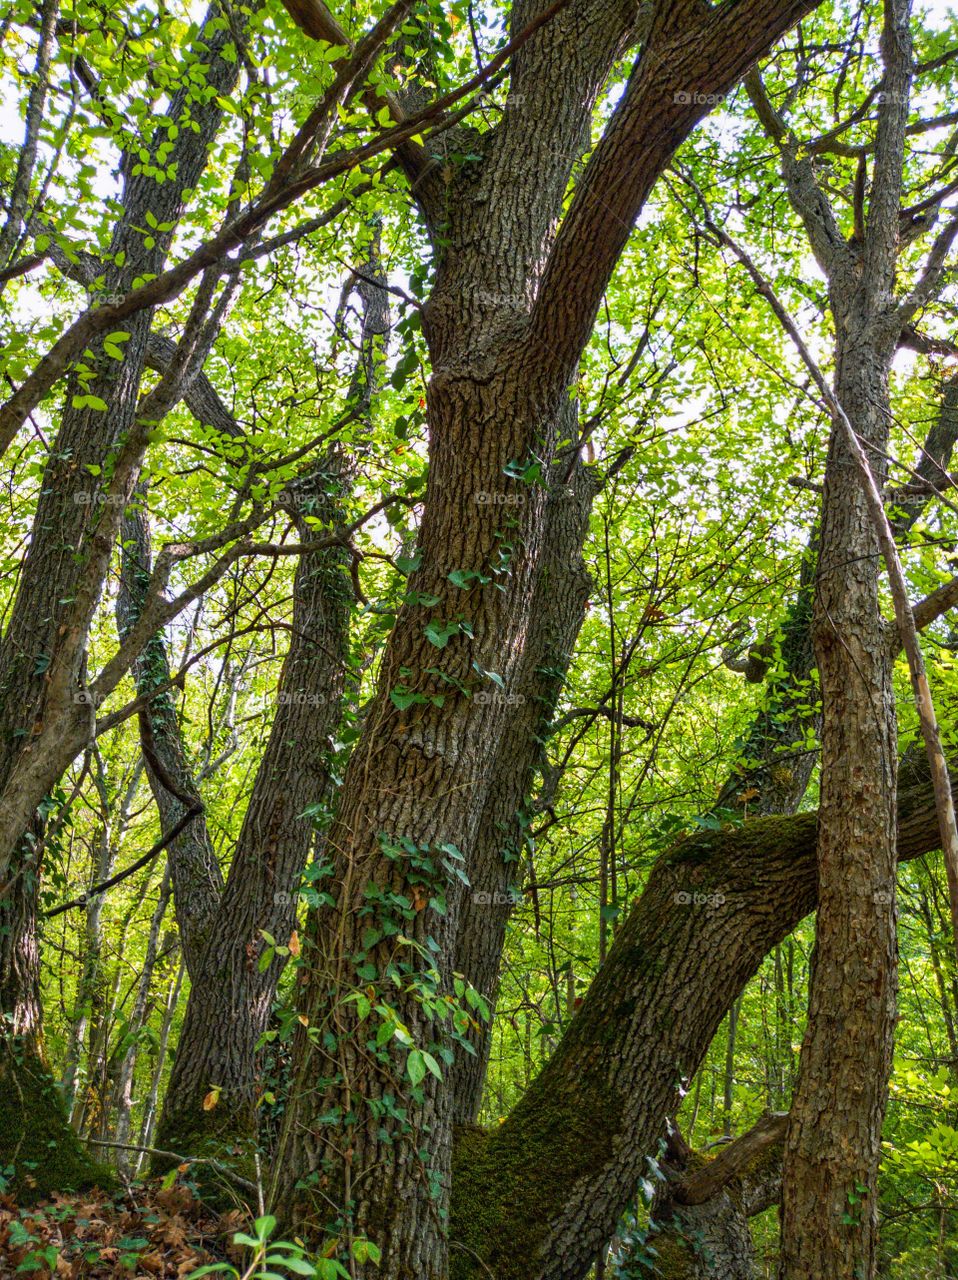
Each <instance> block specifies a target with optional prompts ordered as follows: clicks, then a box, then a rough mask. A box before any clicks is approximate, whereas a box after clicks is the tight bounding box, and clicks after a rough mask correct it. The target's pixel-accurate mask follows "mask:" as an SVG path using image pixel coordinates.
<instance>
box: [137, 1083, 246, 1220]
mask: <svg viewBox="0 0 958 1280" xmlns="http://www.w3.org/2000/svg"><path fill="white" fill-rule="evenodd" d="M156 1145H157V1147H158V1148H159V1149H160V1150H163V1151H167V1152H169V1153H170V1154H169V1155H167V1156H154V1157H153V1158H152V1160H151V1162H150V1172H151V1173H153V1174H155V1175H158V1176H159V1175H162V1174H165V1173H167V1172H168V1171H169V1170H170V1169H172V1168H173V1167H175V1166H176V1165H177V1164H179V1163H181V1162H182V1160H183V1159H187V1160H193V1161H195V1162H196V1163H195V1164H194V1165H193V1166H192V1168H191V1169H190V1180H191V1182H193V1184H194V1185H195V1187H196V1189H197V1192H198V1194H199V1195H200V1196H201V1197H202V1199H203V1200H205V1201H207V1203H209V1204H212V1205H214V1206H216V1207H218V1208H232V1207H233V1206H235V1205H236V1204H239V1203H245V1202H246V1201H247V1200H248V1199H249V1191H248V1188H244V1187H243V1185H242V1184H243V1183H244V1182H246V1183H255V1182H256V1176H257V1170H256V1159H255V1156H256V1150H257V1142H256V1136H255V1123H254V1121H253V1120H252V1119H251V1117H250V1115H249V1109H248V1108H246V1107H243V1108H241V1109H240V1110H233V1109H231V1108H229V1107H227V1106H225V1105H223V1103H222V1100H221V1101H220V1102H219V1103H218V1104H217V1105H216V1106H215V1107H212V1108H211V1109H210V1110H209V1111H204V1110H203V1109H202V1107H196V1108H195V1109H194V1108H191V1109H189V1110H183V1111H181V1112H179V1113H178V1114H165V1115H164V1116H163V1118H162V1120H161V1123H160V1129H159V1132H158V1134H157V1139H156ZM174 1157H175V1158H174ZM237 1179H239V1180H240V1181H237Z"/></svg>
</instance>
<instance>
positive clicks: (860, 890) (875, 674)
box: [782, 334, 898, 1280]
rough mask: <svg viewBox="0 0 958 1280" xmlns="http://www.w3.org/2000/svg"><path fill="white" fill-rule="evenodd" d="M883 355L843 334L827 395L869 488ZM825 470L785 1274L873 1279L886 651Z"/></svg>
mask: <svg viewBox="0 0 958 1280" xmlns="http://www.w3.org/2000/svg"><path fill="white" fill-rule="evenodd" d="M890 358H891V352H886V353H884V355H883V354H882V353H880V352H876V351H875V349H874V346H873V344H872V343H871V342H869V340H868V338H867V337H866V336H865V335H861V334H859V335H852V334H847V335H844V336H843V339H842V340H841V341H840V346H839V351H838V370H837V375H836V392H837V395H838V399H839V401H840V402H841V404H842V405H843V407H844V409H845V412H846V413H847V414H848V416H849V419H850V421H851V422H852V424H853V426H854V427H855V430H856V432H857V434H858V436H859V438H860V439H861V440H862V441H863V442H864V443H865V444H866V447H867V445H873V446H874V450H875V451H874V452H872V453H871V460H872V468H873V470H874V471H875V473H876V480H877V481H878V483H879V487H881V484H882V481H883V477H884V466H883V464H882V462H881V453H882V452H884V451H885V449H886V446H887V441H888V431H889V426H890V422H891V409H890V405H889V399H888V365H889V362H890ZM825 474H826V478H825V497H824V502H823V511H822V526H821V541H820V550H819V568H818V585H817V591H816V602H815V624H814V635H815V651H816V657H817V662H818V670H819V675H820V679H821V687H822V706H823V727H822V782H821V809H820V820H819V836H818V861H819V884H820V897H819V910H818V917H817V928H816V943H815V958H814V964H813V968H812V981H811V989H810V994H809V1022H808V1029H807V1031H806V1034H805V1039H804V1042H803V1045H802V1055H801V1060H800V1068H799V1078H798V1084H797V1087H796V1092H795V1099H794V1102H793V1105H792V1121H791V1128H790V1132H789V1139H788V1144H787V1156H786V1175H785V1183H784V1201H783V1228H782V1241H783V1248H782V1275H783V1277H787V1278H788V1280H793V1278H794V1280H798V1277H808V1276H812V1277H819V1276H820V1277H823V1280H824V1277H826V1276H827V1277H829V1280H831V1277H832V1276H835V1278H836V1280H838V1277H839V1276H846V1277H848V1280H856V1277H858V1276H863V1277H868V1276H870V1275H872V1274H873V1272H874V1268H875V1265H876V1248H877V1230H878V1212H877V1202H876V1198H875V1196H874V1188H875V1181H876V1178H877V1171H878V1160H879V1156H880V1142H881V1125H882V1119H883V1116H884V1110H885V1101H886V1093H887V1083H888V1076H889V1073H890V1070H891V1055H892V1047H893V1039H894V1026H895V1016H896V990H897V958H898V957H897V942H896V927H895V926H896V921H895V909H894V899H895V790H896V764H897V751H896V720H895V703H894V691H893V688H892V671H891V660H890V655H889V650H888V643H887V638H886V629H885V625H884V622H883V619H882V616H881V612H880V609H879V599H878V577H879V568H880V557H879V548H878V539H877V533H876V530H875V529H874V526H873V523H872V520H871V517H870V515H869V512H868V510H867V508H866V504H865V495H864V492H863V489H862V485H861V481H860V479H859V476H858V473H857V470H856V467H855V463H854V461H853V460H852V457H851V454H850V451H849V449H848V446H847V445H846V443H845V441H844V437H843V435H842V433H841V432H840V431H838V430H835V431H833V433H832V438H831V443H830V447H829V455H828V462H827V466H826V473H825ZM839 1029H840V1033H839ZM836 1268H837V1269H836Z"/></svg>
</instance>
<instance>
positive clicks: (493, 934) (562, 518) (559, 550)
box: [449, 415, 599, 1124]
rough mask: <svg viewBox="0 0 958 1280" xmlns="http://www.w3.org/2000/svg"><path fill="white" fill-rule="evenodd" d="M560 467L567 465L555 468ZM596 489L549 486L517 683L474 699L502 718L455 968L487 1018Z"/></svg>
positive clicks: (457, 1096) (465, 1078)
mask: <svg viewBox="0 0 958 1280" xmlns="http://www.w3.org/2000/svg"><path fill="white" fill-rule="evenodd" d="M570 416H571V415H570ZM569 434H570V437H571V435H572V433H571V432H570V433H569ZM566 469H567V464H565V465H564V466H563V468H562V471H564V470H566ZM562 471H560V477H561V475H562ZM598 487H599V479H598V477H597V476H596V475H595V473H594V472H591V471H589V470H587V469H586V468H584V467H582V466H577V467H576V468H575V471H574V473H573V477H572V479H571V481H570V482H569V483H563V482H562V480H561V478H560V479H558V480H557V482H556V483H555V484H554V485H553V486H552V488H551V490H550V493H549V498H548V500H547V504H546V511H545V528H546V532H545V545H544V547H543V554H542V559H541V561H540V565H539V581H538V583H537V585H536V589H535V599H534V601H533V605H532V609H531V619H532V621H531V625H530V629H529V637H528V640H527V643H526V647H525V649H524V651H523V657H522V664H521V667H520V669H519V671H518V673H517V676H516V684H515V685H514V686H508V687H504V688H503V689H501V690H500V689H498V688H491V689H489V690H487V691H485V692H484V693H483V694H482V695H481V696H483V697H484V698H486V699H493V700H501V701H502V702H503V703H504V704H505V705H506V707H507V709H508V712H509V718H508V721H507V724H506V727H505V730H504V732H503V735H502V737H501V739H500V741H499V744H498V747H497V750H496V755H495V758H494V760H493V761H492V764H491V766H490V772H491V775H492V782H491V785H490V787H489V791H488V796H487V798H486V802H485V806H484V808H483V812H482V814H481V816H480V818H479V828H478V832H477V835H476V843H475V848H474V850H473V855H472V858H471V861H470V866H469V888H468V890H467V891H466V898H465V902H464V904H463V911H462V916H461V920H460V923H459V930H458V934H457V937H456V949H455V965H456V969H457V971H458V972H459V973H461V974H462V975H463V976H464V977H465V978H466V980H467V981H468V982H470V983H471V984H472V986H474V987H475V989H476V990H477V991H478V992H479V993H480V994H481V995H482V996H483V997H484V998H485V999H486V1000H487V1002H488V1004H489V1007H490V1015H491V1013H492V1012H493V1011H494V1009H495V1002H496V993H497V989H498V984H499V967H500V959H501V955H502V948H503V943H504V939H505V930H506V925H507V924H508V920H509V915H510V913H511V911H512V908H513V906H514V905H515V901H516V900H517V898H518V890H519V888H520V887H521V883H522V879H523V872H524V868H525V865H526V862H527V859H526V857H525V845H526V831H525V827H526V826H527V825H528V822H529V821H530V819H531V813H530V812H529V807H528V806H529V803H530V800H529V792H530V788H531V785H532V782H533V778H534V775H535V773H536V770H537V768H538V767H539V766H540V764H541V761H542V752H543V744H544V741H545V738H546V736H547V734H548V728H549V724H550V722H551V720H552V719H553V717H554V715H555V709H556V703H557V700H558V697H559V693H560V692H561V689H562V684H563V681H564V679H565V677H566V674H567V672H568V668H569V663H570V661H571V658H572V651H573V649H574V647H575V641H576V637H577V636H578V634H579V629H580V627H581V625H582V619H583V617H584V616H585V606H586V602H587V599H588V595H589V591H590V589H591V585H592V583H591V579H590V577H589V574H588V572H587V571H586V567H585V562H584V561H583V559H582V544H583V542H584V540H585V535H586V531H587V529H588V522H589V514H590V511H591V509H592V500H593V497H594V495H595V493H596V492H597V490H598ZM468 1038H469V1042H470V1043H471V1044H472V1045H473V1047H474V1049H475V1053H474V1054H469V1053H461V1054H458V1055H457V1057H456V1059H455V1061H454V1063H453V1064H452V1067H451V1079H450V1086H449V1087H450V1089H451V1091H452V1094H453V1123H454V1124H470V1123H472V1122H474V1121H475V1119H476V1117H477V1116H478V1114H479V1107H480V1104H481V1102H482V1090H483V1085H484V1083H485V1078H486V1070H487V1067H488V1062H489V1048H490V1028H489V1025H488V1023H485V1024H483V1023H477V1024H476V1025H475V1026H474V1027H472V1028H471V1029H470V1031H469V1032H468Z"/></svg>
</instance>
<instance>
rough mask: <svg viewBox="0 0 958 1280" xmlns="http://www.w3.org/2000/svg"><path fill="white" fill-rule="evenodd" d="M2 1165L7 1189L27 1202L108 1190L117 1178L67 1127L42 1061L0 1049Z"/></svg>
mask: <svg viewBox="0 0 958 1280" xmlns="http://www.w3.org/2000/svg"><path fill="white" fill-rule="evenodd" d="M0 1165H2V1167H3V1169H4V1170H8V1169H10V1168H11V1167H12V1170H13V1172H12V1174H5V1176H6V1177H8V1178H9V1179H10V1182H9V1191H10V1194H11V1195H13V1196H14V1198H15V1199H17V1200H18V1201H20V1202H21V1203H24V1204H28V1203H30V1202H32V1201H34V1200H40V1199H44V1198H46V1197H48V1196H50V1195H51V1194H52V1193H53V1192H55V1191H79V1190H82V1189H83V1188H85V1187H91V1186H99V1187H105V1188H109V1187H111V1186H113V1184H114V1182H115V1179H114V1177H113V1174H112V1173H111V1172H110V1171H109V1169H107V1168H106V1167H105V1166H104V1165H101V1164H99V1163H98V1162H97V1161H95V1160H93V1159H92V1158H91V1157H90V1155H89V1154H88V1153H87V1151H86V1148H85V1147H84V1146H83V1144H82V1143H81V1142H80V1140H79V1138H78V1137H77V1135H76V1133H75V1132H74V1130H73V1129H71V1128H70V1124H69V1121H68V1120H67V1116H66V1112H65V1110H64V1106H63V1100H62V1098H61V1097H60V1094H59V1091H58V1090H57V1087H56V1085H55V1084H54V1083H53V1079H52V1077H51V1076H50V1073H49V1071H48V1070H47V1068H46V1067H45V1066H44V1064H43V1062H42V1061H41V1059H40V1058H39V1057H38V1056H37V1055H36V1054H35V1053H30V1052H25V1051H23V1050H21V1049H20V1048H19V1046H16V1045H9V1044H5V1045H3V1046H0Z"/></svg>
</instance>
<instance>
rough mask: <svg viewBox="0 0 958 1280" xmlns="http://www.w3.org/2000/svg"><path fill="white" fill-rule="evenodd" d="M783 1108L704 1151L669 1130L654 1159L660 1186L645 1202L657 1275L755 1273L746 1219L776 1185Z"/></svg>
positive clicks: (746, 1279) (705, 1278) (719, 1279)
mask: <svg viewBox="0 0 958 1280" xmlns="http://www.w3.org/2000/svg"><path fill="white" fill-rule="evenodd" d="M787 1121H788V1117H787V1115H774V1116H763V1117H762V1119H761V1120H759V1121H758V1122H757V1124H755V1125H753V1126H752V1128H751V1129H749V1130H748V1131H747V1132H746V1133H743V1134H742V1136H741V1137H739V1138H736V1139H735V1141H734V1142H731V1143H729V1144H728V1145H727V1146H723V1147H721V1148H719V1149H718V1152H717V1154H713V1155H708V1154H705V1153H700V1152H696V1151H692V1150H691V1149H690V1148H689V1147H688V1146H687V1145H686V1143H685V1142H684V1141H683V1139H682V1136H681V1134H679V1133H678V1131H674V1132H672V1133H670V1134H669V1138H668V1141H667V1144H666V1152H665V1157H664V1159H663V1161H662V1162H661V1167H662V1168H663V1171H664V1172H665V1174H666V1177H667V1179H668V1183H667V1190H666V1191H665V1192H664V1194H663V1195H662V1196H661V1197H660V1198H659V1199H658V1200H657V1202H656V1204H655V1206H654V1208H653V1218H654V1221H655V1224H656V1226H657V1228H659V1229H658V1230H656V1231H655V1232H654V1233H653V1234H652V1235H651V1236H650V1240H649V1243H650V1244H651V1245H652V1246H653V1247H654V1249H655V1251H656V1254H657V1257H656V1269H657V1271H658V1272H659V1274H660V1275H661V1276H662V1280H755V1276H756V1275H757V1269H756V1260H755V1251H754V1248H753V1246H752V1236H751V1232H750V1231H749V1225H748V1220H749V1218H750V1217H754V1215H755V1214H757V1213H761V1212H762V1211H763V1210H764V1209H767V1208H769V1207H770V1206H771V1205H773V1204H775V1203H776V1201H777V1200H778V1199H779V1197H780V1196H781V1191H782V1146H783V1142H784V1139H785V1129H786V1125H787Z"/></svg>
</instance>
